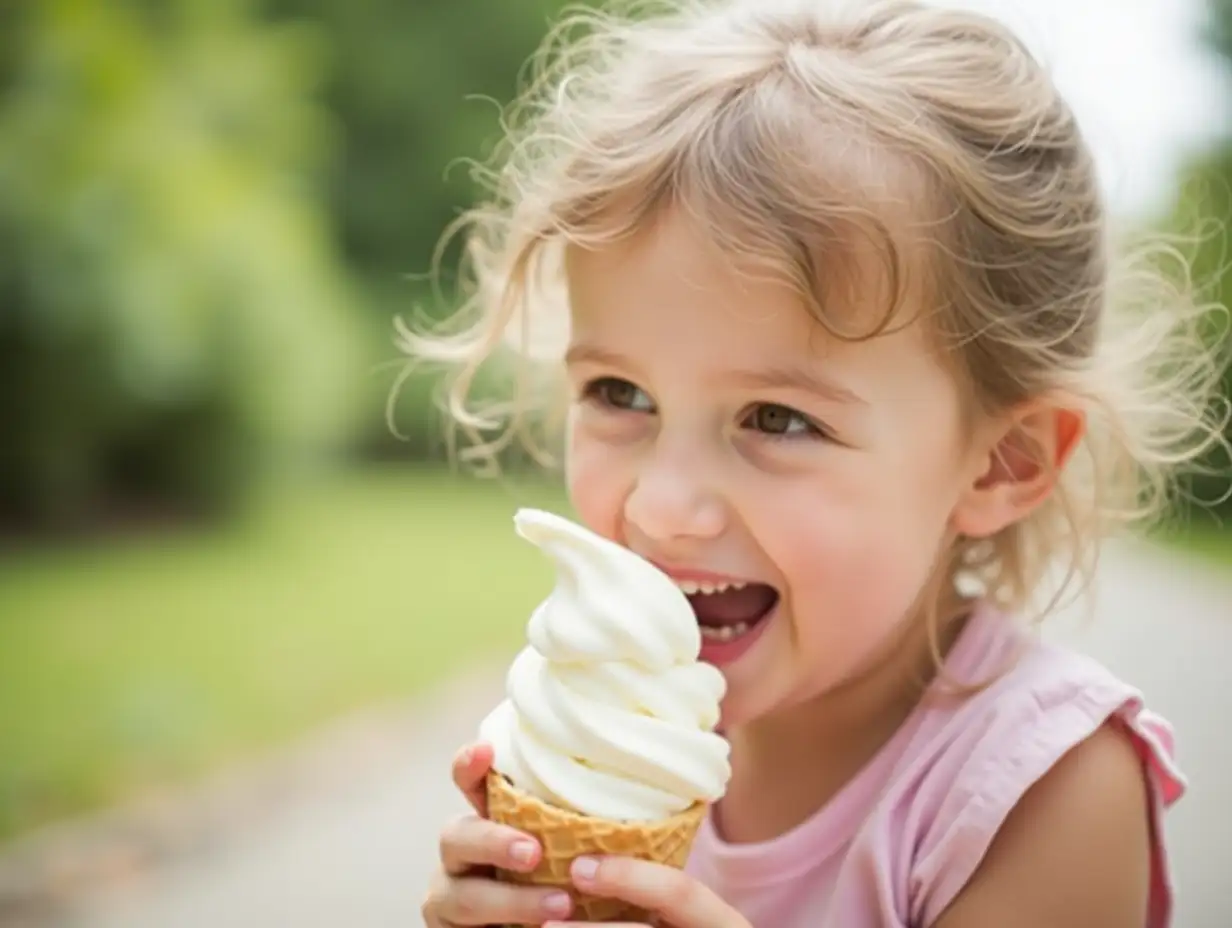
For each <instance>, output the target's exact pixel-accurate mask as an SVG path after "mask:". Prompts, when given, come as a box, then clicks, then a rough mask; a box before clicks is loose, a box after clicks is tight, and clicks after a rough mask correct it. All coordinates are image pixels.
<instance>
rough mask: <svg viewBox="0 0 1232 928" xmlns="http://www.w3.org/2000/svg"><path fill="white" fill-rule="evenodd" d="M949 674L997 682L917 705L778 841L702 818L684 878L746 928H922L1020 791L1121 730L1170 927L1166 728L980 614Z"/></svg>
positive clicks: (953, 655) (1172, 774)
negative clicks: (1145, 783) (1164, 827)
mask: <svg viewBox="0 0 1232 928" xmlns="http://www.w3.org/2000/svg"><path fill="white" fill-rule="evenodd" d="M1016 653H1017V654H1018V656H1017V659H1016V660H1014V656H1015V654H1016ZM1007 661H1011V663H1009V664H1008V665H1007V663H1006V662H1007ZM1007 667H1008V669H1006V668H1007ZM946 668H947V673H948V675H949V676H950V677H951V678H953V679H956V680H959V681H963V682H967V683H977V682H980V681H983V680H987V679H989V678H995V679H996V682H995V683H993V684H992V685H990V686H989V687H988V688H987V689H985V690H983V691H981V692H979V693H978V694H976V695H974V696H972V697H970V698H968V699H966V700H965V701H961V702H959V701H949V702H945V703H937V704H930V705H928V706H921V707H920V708H917V709H916V711H915V712H914V713H913V715H912V716H911V717H909V718H908V720H907V721H906V723H904V724H903V726H902V727H901V728H900V729H899V730H898V732H896V733H895V735H894V736H893V737H892V738H891V739H890V741H889V742H888V743H887V744H886V745H885V747H884V748H883V749H882V750H881V751H880V753H878V754H877V756H876V757H874V758H873V760H872V761H870V762H869V763H868V764H867V765H866V766H865V768H864V769H863V770H862V771H861V772H860V773H859V774H858V775H857V776H856V777H855V778H854V779H853V780H851V781H850V782H849V783H848V784H847V785H846V786H845V787H844V788H843V790H842V791H841V792H840V793H839V794H838V795H837V796H836V797H835V798H834V799H833V800H832V801H830V802H829V803H828V804H827V805H826V806H824V807H823V808H822V809H820V810H819V811H818V812H816V813H815V814H814V815H813V816H812V817H811V818H809V819H808V820H806V821H805V822H804V823H802V824H801V825H799V826H797V827H796V828H795V829H793V830H791V831H789V832H787V833H786V834H783V835H781V836H779V837H777V838H775V839H773V840H770V841H766V842H764V843H758V844H727V843H726V842H724V841H723V840H722V839H721V838H720V837H719V836H718V834H717V833H716V831H715V830H714V827H713V825H712V823H711V822H710V821H709V820H707V821H706V822H705V823H704V824H703V825H702V828H701V830H700V831H699V833H698V836H697V841H696V843H695V845H694V848H693V852H692V854H691V856H690V858H689V862H688V865H687V869H688V871H689V872H690V873H692V874H693V875H694V876H696V877H697V878H698V879H699V880H701V881H702V882H703V883H705V884H707V885H708V886H710V887H712V888H713V889H715V890H716V891H717V892H719V894H720V895H722V897H723V898H724V899H725V900H727V902H728V903H729V904H730V905H732V906H734V907H735V908H736V909H738V910H739V911H740V912H741V913H742V914H743V915H744V916H745V917H746V918H747V919H748V920H749V922H750V923H752V925H753V926H754V928H927V926H929V925H931V924H932V923H933V922H935V921H936V919H937V918H938V917H939V916H940V915H941V913H942V912H943V911H944V910H945V909H946V907H947V906H948V905H949V904H950V902H952V901H953V900H954V898H955V897H956V896H957V895H958V893H959V892H960V891H961V890H962V888H963V887H964V886H965V885H966V883H967V881H968V880H969V879H970V878H971V876H972V874H973V873H974V872H975V869H976V867H977V866H978V865H979V863H980V860H981V859H982V857H983V855H984V853H985V852H986V851H987V849H988V847H989V845H990V843H991V842H992V839H993V837H994V836H995V835H996V833H997V830H998V829H999V828H1000V827H1001V824H1002V823H1003V822H1004V821H1005V819H1006V816H1007V815H1008V814H1009V812H1010V810H1011V809H1013V808H1014V806H1015V804H1016V803H1017V802H1018V800H1019V799H1020V798H1021V797H1022V795H1023V794H1024V793H1025V792H1026V791H1027V789H1028V788H1029V787H1030V786H1031V785H1032V784H1033V783H1035V782H1036V781H1037V780H1038V779H1039V778H1040V777H1041V776H1042V775H1043V774H1044V773H1046V772H1047V771H1048V769H1049V768H1050V767H1051V766H1052V765H1053V764H1054V763H1055V762H1056V761H1057V760H1059V759H1060V758H1061V756H1062V755H1063V754H1065V753H1066V752H1067V751H1068V750H1069V749H1070V748H1071V747H1073V746H1074V745H1076V744H1078V743H1079V742H1080V741H1082V740H1084V739H1085V738H1087V737H1088V736H1089V735H1091V734H1093V733H1094V732H1095V731H1096V730H1097V729H1098V728H1099V726H1100V725H1102V724H1103V723H1105V722H1107V721H1109V720H1112V719H1118V720H1120V721H1121V722H1122V723H1123V726H1124V728H1125V729H1126V731H1128V732H1129V733H1130V735H1131V736H1132V737H1133V738H1134V739H1135V741H1136V742H1137V746H1138V749H1139V753H1140V754H1141V755H1142V757H1143V759H1144V762H1145V764H1146V769H1147V771H1148V774H1147V776H1148V780H1149V785H1150V789H1151V794H1152V815H1153V817H1154V819H1155V820H1154V822H1153V826H1154V827H1153V828H1152V833H1153V834H1154V835H1155V836H1156V838H1155V839H1154V840H1155V842H1156V845H1155V847H1154V848H1153V854H1152V857H1153V867H1152V890H1151V899H1150V914H1149V917H1148V919H1147V922H1146V926H1147V928H1165V926H1167V925H1168V924H1169V920H1170V917H1171V908H1172V888H1171V883H1170V880H1169V875H1168V866H1167V859H1166V856H1165V851H1164V847H1163V844H1162V841H1161V839H1160V838H1159V837H1158V836H1159V835H1160V834H1161V829H1160V822H1159V817H1160V815H1161V813H1162V811H1163V809H1165V808H1166V807H1167V806H1169V805H1171V804H1172V803H1173V802H1175V801H1176V800H1177V799H1178V798H1180V796H1181V794H1182V793H1183V792H1184V789H1185V781H1184V778H1183V777H1182V775H1181V774H1180V772H1179V771H1178V770H1177V768H1176V766H1175V765H1174V763H1173V760H1172V731H1171V728H1170V727H1169V726H1168V724H1167V723H1166V722H1165V721H1163V720H1162V719H1160V718H1158V717H1157V716H1155V715H1152V714H1151V713H1149V712H1148V711H1147V710H1146V709H1144V707H1143V704H1142V697H1141V695H1140V694H1139V693H1138V692H1137V691H1136V690H1134V689H1133V688H1131V687H1130V686H1128V685H1126V684H1125V683H1122V682H1121V681H1120V680H1118V679H1117V678H1116V677H1114V676H1113V675H1112V674H1111V673H1110V672H1109V671H1108V670H1107V669H1105V668H1104V667H1102V666H1101V665H1100V664H1098V663H1096V662H1095V661H1093V660H1091V659H1089V658H1087V657H1085V656H1083V655H1080V654H1077V653H1074V652H1071V651H1067V650H1065V649H1062V648H1058V647H1055V646H1051V645H1048V644H1045V643H1043V642H1040V641H1037V640H1036V639H1035V638H1034V637H1032V636H1030V635H1029V634H1028V633H1027V632H1025V631H1023V630H1021V629H1020V628H1019V627H1018V626H1017V625H1015V624H1014V622H1013V621H1012V620H1011V619H1009V618H1007V617H1006V616H1004V615H1003V614H1001V613H999V612H997V611H996V610H994V609H991V608H981V609H979V610H977V612H976V613H975V614H974V615H973V616H972V617H971V619H970V620H969V622H968V624H967V627H966V628H965V629H964V630H963V633H962V636H961V637H960V638H959V640H958V642H957V643H956V644H955V645H954V647H953V648H952V649H951V651H950V654H949V657H948V659H947V662H946ZM998 672H1000V676H997V674H998Z"/></svg>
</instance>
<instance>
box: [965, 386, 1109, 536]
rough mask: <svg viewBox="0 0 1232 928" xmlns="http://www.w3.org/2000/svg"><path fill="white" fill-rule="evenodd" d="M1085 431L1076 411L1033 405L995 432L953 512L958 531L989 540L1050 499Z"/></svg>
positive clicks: (1082, 420)
mask: <svg viewBox="0 0 1232 928" xmlns="http://www.w3.org/2000/svg"><path fill="white" fill-rule="evenodd" d="M1085 431H1086V419H1085V417H1084V416H1083V414H1082V413H1081V412H1080V411H1079V410H1077V409H1073V408H1069V407H1066V406H1058V405H1051V404H1045V403H1043V402H1037V403H1031V404H1027V405H1025V406H1023V407H1022V408H1020V409H1018V410H1017V411H1015V413H1014V414H1013V415H1011V417H1010V418H1009V420H1008V421H1004V420H1003V421H1002V423H1001V424H1000V426H999V427H997V428H996V429H994V431H993V435H992V438H991V439H990V440H989V441H987V442H985V444H984V448H985V450H983V451H981V452H980V453H979V460H978V462H977V463H978V467H977V468H976V473H977V476H976V477H975V479H974V480H973V481H972V483H971V485H970V486H969V487H968V488H967V490H966V491H965V492H964V494H963V496H962V498H961V499H960V500H959V503H958V505H957V506H956V507H955V509H954V513H953V516H952V523H953V527H954V530H955V531H956V532H957V533H959V534H961V535H966V536H967V537H969V538H988V537H990V536H992V535H995V534H996V533H997V532H999V531H1001V530H1002V529H1003V528H1005V527H1006V526H1009V525H1012V524H1014V523H1015V522H1018V521H1020V520H1021V519H1023V518H1025V517H1026V516H1028V515H1029V514H1030V513H1031V512H1032V511H1033V510H1034V509H1035V508H1036V507H1037V506H1039V505H1040V504H1041V503H1042V502H1044V500H1046V499H1047V498H1048V497H1049V495H1050V494H1051V493H1052V491H1053V489H1054V488H1055V487H1056V484H1057V480H1058V478H1059V477H1060V475H1061V471H1062V470H1064V468H1065V465H1066V464H1067V463H1068V462H1069V459H1070V456H1071V455H1072V454H1073V453H1074V449H1076V448H1077V447H1078V442H1079V441H1080V440H1081V438H1082V436H1083V434H1084V432H1085Z"/></svg>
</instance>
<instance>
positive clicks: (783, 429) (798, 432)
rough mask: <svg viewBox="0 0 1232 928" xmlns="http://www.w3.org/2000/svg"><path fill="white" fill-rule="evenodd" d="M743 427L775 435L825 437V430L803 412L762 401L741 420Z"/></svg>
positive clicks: (785, 436)
mask: <svg viewBox="0 0 1232 928" xmlns="http://www.w3.org/2000/svg"><path fill="white" fill-rule="evenodd" d="M743 425H744V427H745V428H748V429H753V430H754V431H757V432H762V433H764V434H766V435H773V436H775V437H784V438H795V437H801V438H803V437H808V436H815V437H825V432H824V431H823V430H822V429H821V428H820V427H819V426H818V425H817V424H816V423H814V422H813V420H812V419H810V418H809V417H808V416H806V415H804V414H803V413H799V412H796V411H795V410H794V409H792V408H791V407H789V406H779V405H777V404H775V403H762V404H761V405H759V406H755V407H753V409H752V410H751V411H750V412H749V414H748V415H747V416H746V417H745V420H744V422H743Z"/></svg>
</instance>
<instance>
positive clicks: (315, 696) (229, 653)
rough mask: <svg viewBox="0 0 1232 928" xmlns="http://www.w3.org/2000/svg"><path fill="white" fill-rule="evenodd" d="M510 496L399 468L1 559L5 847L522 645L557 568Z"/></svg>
mask: <svg viewBox="0 0 1232 928" xmlns="http://www.w3.org/2000/svg"><path fill="white" fill-rule="evenodd" d="M520 504H528V505H545V506H551V507H560V506H562V505H563V503H562V502H561V497H560V495H559V494H558V493H557V492H555V491H553V490H550V489H546V488H543V487H538V488H536V487H533V486H531V487H527V486H522V487H517V488H509V487H502V486H498V485H494V484H488V483H480V482H477V481H473V480H471V481H467V480H463V479H462V478H451V477H448V476H445V475H441V474H435V473H410V474H408V473H407V472H406V471H405V470H398V471H389V472H378V473H376V474H369V475H365V476H363V477H349V478H345V479H338V480H335V481H333V482H331V483H329V484H328V485H325V486H319V487H311V488H299V489H296V490H287V491H284V492H283V493H281V494H280V495H278V496H277V497H276V498H274V499H272V500H270V501H269V502H268V504H267V505H265V506H264V507H263V508H262V509H261V511H260V512H259V513H257V514H255V515H254V516H253V517H252V518H250V519H248V520H245V521H244V523H243V524H241V525H237V526H233V527H231V528H229V529H227V530H225V531H217V532H213V533H197V534H192V533H183V534H176V535H163V536H161V537H157V538H151V537H145V538H142V539H138V540H127V541H114V540H113V541H111V542H110V543H107V544H100V545H95V546H89V547H77V548H72V549H68V550H65V549H63V548H55V549H50V548H49V549H46V550H22V551H16V552H6V553H5V555H4V557H3V559H0V840H2V839H4V838H6V837H11V836H12V835H14V834H16V833H18V832H21V831H24V830H26V829H28V828H30V827H32V826H34V825H37V824H40V823H43V822H46V821H49V820H53V819H57V818H60V817H63V816H67V815H71V814H76V813H80V812H83V811H86V810H89V809H93V808H96V807H99V806H103V805H105V804H108V803H111V802H114V801H115V800H116V799H117V798H119V797H122V796H125V795H129V794H132V793H134V792H136V791H138V790H140V789H142V788H145V787H149V786H151V785H154V784H158V783H161V782H168V781H178V780H183V779H185V778H191V777H193V776H196V775H199V774H201V773H204V772H206V771H208V770H210V769H212V768H214V767H215V766H216V765H218V764H221V763H223V762H225V761H226V760H227V759H229V758H232V757H235V756H236V755H239V754H241V753H243V752H245V751H248V750H251V749H252V748H254V747H256V746H265V745H268V744H270V743H276V742H280V741H283V740H286V739H289V738H291V737H293V736H295V735H297V734H299V733H301V732H305V731H307V730H309V729H311V728H312V727H313V726H315V725H317V724H319V723H320V722H322V721H323V720H325V719H328V718H329V717H331V716H336V715H338V714H340V713H343V712H345V711H347V710H349V709H352V708H356V707H360V706H363V705H365V704H370V703H373V702H374V701H380V700H386V699H395V698H402V697H406V696H409V695H410V694H413V693H414V692H415V691H417V690H418V689H420V688H422V687H423V686H425V685H427V684H429V683H431V682H433V681H435V680H438V679H441V678H443V677H445V676H446V675H448V674H449V673H451V672H452V671H454V670H456V669H458V668H459V667H461V666H462V665H464V664H465V663H466V662H468V661H471V660H473V659H475V658H476V657H479V656H481V655H483V654H485V653H487V654H495V653H498V652H508V651H509V650H510V649H512V648H513V647H515V646H516V645H517V644H518V643H519V642H520V641H521V638H522V635H523V630H524V619H525V616H526V614H527V612H528V610H529V608H530V607H531V606H532V605H533V604H534V603H535V602H536V601H537V600H538V599H539V598H541V597H542V595H543V594H544V592H545V589H546V588H547V584H548V583H550V579H551V569H550V566H549V565H547V564H546V562H544V561H543V560H542V558H541V557H540V556H539V555H538V554H537V553H536V552H535V551H534V549H532V548H531V547H530V546H529V545H527V544H526V543H525V542H522V541H521V540H519V539H518V538H517V537H516V536H515V535H514V533H513V531H512V526H511V523H510V519H509V517H510V515H511V514H512V512H513V510H514V508H515V507H516V506H517V505H520Z"/></svg>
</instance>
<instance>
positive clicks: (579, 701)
mask: <svg viewBox="0 0 1232 928" xmlns="http://www.w3.org/2000/svg"><path fill="white" fill-rule="evenodd" d="M515 525H516V527H517V531H518V533H519V534H520V535H522V537H524V538H525V539H527V540H528V541H530V542H532V543H533V544H535V545H537V546H538V547H539V548H540V549H541V550H542V551H543V552H544V553H545V554H547V555H548V556H549V557H550V558H551V559H552V560H553V562H554V563H555V566H556V577H557V583H556V587H555V588H554V589H553V591H552V593H551V595H549V596H548V597H547V599H545V600H544V601H543V602H542V603H541V604H540V605H539V606H538V608H537V609H536V610H535V611H534V613H533V614H532V616H531V619H530V622H529V625H528V629H527V639H528V641H529V644H528V646H527V647H526V648H524V649H523V650H522V651H521V652H520V653H519V654H518V655H517V657H516V658H515V659H514V661H513V663H512V665H511V666H510V669H509V673H508V677H507V694H508V695H507V698H506V699H505V700H504V702H502V703H501V704H500V705H499V706H498V707H497V708H496V709H495V710H494V711H493V712H492V714H491V715H489V716H488V717H487V718H486V719H485V720H484V722H483V723H482V725H481V727H480V737H481V738H483V739H484V740H486V741H489V742H491V744H492V745H493V747H494V749H495V761H494V767H495V769H496V770H498V771H499V772H500V773H502V774H504V775H505V776H506V777H508V778H509V780H510V781H511V782H512V783H513V784H514V785H515V786H516V787H518V788H519V789H521V790H524V791H526V792H528V793H531V794H532V795H535V796H537V797H538V798H540V799H542V800H543V801H544V802H547V803H550V804H552V805H556V806H560V807H562V808H566V809H572V810H574V811H576V812H579V813H582V814H585V815H590V816H595V817H599V818H607V819H614V820H621V821H631V820H658V819H662V818H666V817H668V816H670V815H672V814H674V813H676V812H679V811H682V810H683V809H686V808H688V807H689V806H691V805H693V804H694V803H696V802H699V801H701V802H711V801H714V800H715V799H718V798H719V797H720V796H721V795H722V794H723V792H724V790H725V789H726V786H727V780H728V778H729V776H730V775H731V767H730V763H729V746H728V743H727V741H726V739H724V738H723V737H722V736H721V735H719V734H717V733H716V732H715V731H714V728H715V726H716V725H717V723H718V720H719V702H720V700H721V699H722V698H723V695H724V692H725V687H726V685H725V682H724V679H723V675H722V674H721V673H720V672H719V671H718V670H717V669H716V668H714V667H712V666H710V665H709V664H705V663H701V662H699V661H698V659H697V656H698V652H699V650H700V648H701V636H700V632H699V631H698V627H697V620H696V617H695V616H694V614H693V610H692V608H691V607H690V605H689V602H688V600H687V599H686V598H685V596H684V594H683V593H682V592H681V591H680V590H679V589H678V588H677V587H676V585H675V583H673V581H672V580H671V579H670V578H669V577H668V576H667V575H666V574H664V573H663V572H662V571H660V570H659V569H658V568H657V567H655V566H654V565H653V564H651V563H649V562H648V561H646V560H644V559H642V558H641V557H639V556H637V555H636V554H634V553H633V552H631V551H629V550H628V549H626V548H624V547H622V546H620V545H618V544H616V543H615V542H612V541H609V540H607V539H605V538H603V537H602V536H599V535H597V534H595V533H593V532H591V531H589V530H588V529H585V528H583V527H582V526H579V525H576V524H575V523H573V522H570V521H569V520H567V519H564V518H561V517H560V516H556V515H552V514H551V513H547V512H542V511H539V510H532V509H524V510H521V511H519V512H518V513H517V515H516V516H515Z"/></svg>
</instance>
